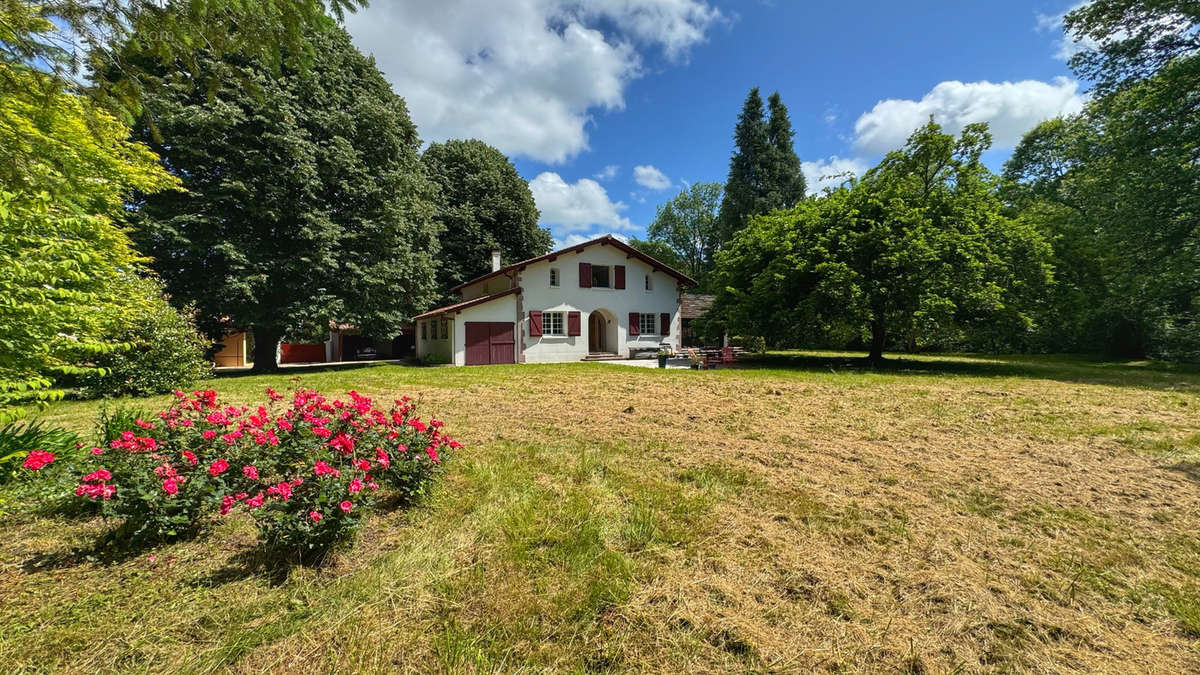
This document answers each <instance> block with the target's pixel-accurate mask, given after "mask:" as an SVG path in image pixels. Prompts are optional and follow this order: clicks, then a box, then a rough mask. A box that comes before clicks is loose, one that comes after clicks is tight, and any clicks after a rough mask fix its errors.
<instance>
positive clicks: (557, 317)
mask: <svg viewBox="0 0 1200 675" xmlns="http://www.w3.org/2000/svg"><path fill="white" fill-rule="evenodd" d="M566 334H567V332H566V330H564V322H563V312H542V335H566Z"/></svg>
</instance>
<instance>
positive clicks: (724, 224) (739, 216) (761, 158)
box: [719, 87, 770, 244]
mask: <svg viewBox="0 0 1200 675" xmlns="http://www.w3.org/2000/svg"><path fill="white" fill-rule="evenodd" d="M733 140H734V144H735V145H736V149H735V150H734V153H733V157H732V158H730V160H729V178H728V179H726V181H725V197H724V199H722V200H721V211H720V214H719V221H720V225H719V231H720V237H719V240H720V242H721V243H722V244H725V243H727V242H728V241H729V240H730V239H732V238H733V235H734V233H735V232H737V231H738V230H740V229H742V228H743V227H745V226H746V218H747V217H748V216H751V215H754V214H756V213H762V212H763V211H764V204H763V203H762V202H763V184H764V179H765V177H766V173H767V170H766V164H767V161H768V155H769V154H770V152H769V149H770V144H769V142H768V138H767V121H766V119H765V118H764V116H763V100H762V97H761V96H759V95H758V87H754V88H753V89H751V90H750V93H749V94H748V95H747V96H746V102H745V103H743V104H742V112H741V114H739V115H738V122H737V127H736V129H735V131H734V134H733Z"/></svg>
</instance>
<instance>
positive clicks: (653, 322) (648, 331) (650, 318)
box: [638, 312, 658, 335]
mask: <svg viewBox="0 0 1200 675" xmlns="http://www.w3.org/2000/svg"><path fill="white" fill-rule="evenodd" d="M638 327H639V328H640V329H641V333H642V335H657V334H658V315H657V314H647V313H645V312H643V313H642V314H640V315H639V316H638Z"/></svg>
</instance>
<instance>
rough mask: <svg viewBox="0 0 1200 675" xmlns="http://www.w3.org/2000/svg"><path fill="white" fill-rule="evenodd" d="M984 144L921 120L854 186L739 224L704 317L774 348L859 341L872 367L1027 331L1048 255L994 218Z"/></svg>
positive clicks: (1015, 227) (969, 131)
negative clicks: (898, 350) (897, 350)
mask: <svg viewBox="0 0 1200 675" xmlns="http://www.w3.org/2000/svg"><path fill="white" fill-rule="evenodd" d="M989 145H990V136H989V135H988V133H987V131H986V126H985V125H970V126H968V127H967V128H966V129H965V130H964V131H963V133H962V136H961V137H960V138H958V139H955V138H954V137H953V136H950V135H948V134H945V133H942V131H941V129H940V128H939V127H938V126H937V125H936V124H934V123H933V122H932V121H931V122H930V123H929V124H927V125H926V126H924V127H922V128H920V129H918V130H917V131H916V132H914V133H913V135H912V136H911V137H910V138H909V140H908V143H907V144H906V145H905V147H904V148H903V149H901V150H897V151H895V152H892V153H890V154H888V156H887V157H886V158H885V159H884V160H883V161H882V162H881V163H880V164H879V165H878V166H876V167H875V168H873V169H871V170H870V171H868V172H867V173H866V174H865V175H864V176H863V178H862V180H861V181H857V182H854V183H852V184H851V185H850V186H849V187H843V188H841V189H838V190H835V191H832V192H830V193H829V194H827V195H825V196H823V197H820V198H817V199H814V200H808V201H804V202H802V203H801V204H800V205H799V206H797V207H796V208H794V209H792V210H790V211H777V212H775V213H773V214H771V215H768V216H764V217H759V218H755V219H752V220H751V224H750V225H749V226H748V227H747V228H746V229H745V230H743V231H742V232H741V233H740V234H739V235H738V236H737V237H736V238H735V240H734V242H733V244H732V246H730V247H729V249H728V250H726V251H723V252H721V253H719V254H718V255H717V268H716V271H715V272H714V274H715V276H716V283H715V285H716V286H717V287H718V288H719V289H720V292H719V293H718V300H717V306H716V308H715V309H714V313H715V314H716V315H717V316H719V317H723V318H724V320H725V321H726V322H727V325H728V328H729V329H730V330H732V331H734V332H741V333H745V334H761V335H764V336H765V337H767V338H768V339H769V340H772V341H774V342H777V343H778V342H787V343H793V344H794V343H797V342H800V341H804V340H808V341H824V342H834V343H843V344H844V343H846V342H849V341H854V340H856V339H857V340H862V341H863V342H866V343H867V344H868V345H869V348H870V358H871V360H872V361H879V360H881V359H882V357H883V352H884V349H885V348H889V347H892V346H896V345H899V346H902V347H907V348H919V347H922V346H925V345H942V346H945V345H954V344H961V342H962V341H964V340H965V339H967V338H968V336H970V335H972V334H979V333H981V332H987V331H993V332H999V333H1005V334H1008V333H1012V332H1020V331H1025V330H1028V329H1029V327H1030V324H1031V318H1030V307H1031V305H1032V304H1033V303H1035V302H1036V301H1037V298H1038V297H1040V295H1041V294H1042V292H1043V289H1044V287H1045V285H1046V284H1047V283H1049V281H1050V274H1051V270H1050V267H1049V265H1048V264H1047V262H1046V261H1047V259H1048V256H1049V247H1048V246H1047V245H1046V243H1045V242H1044V240H1043V239H1042V238H1041V237H1040V235H1039V234H1038V233H1037V231H1036V230H1035V229H1034V228H1033V227H1032V226H1030V225H1029V224H1028V223H1026V222H1023V221H1020V220H1013V219H1010V218H1007V217H1005V215H1004V214H1003V213H1002V204H1001V202H1000V200H999V198H998V197H997V196H996V194H995V190H994V186H993V183H994V180H993V177H992V176H991V174H990V172H988V171H987V169H986V168H985V167H984V166H983V164H982V163H981V161H980V156H981V155H982V153H983V152H984V151H985V150H986V149H987V148H988V147H989Z"/></svg>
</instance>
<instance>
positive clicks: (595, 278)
mask: <svg viewBox="0 0 1200 675" xmlns="http://www.w3.org/2000/svg"><path fill="white" fill-rule="evenodd" d="M608 287H609V283H608V265H592V288H608Z"/></svg>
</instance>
